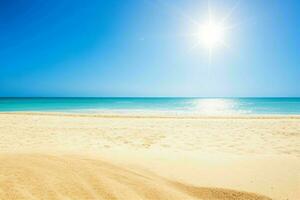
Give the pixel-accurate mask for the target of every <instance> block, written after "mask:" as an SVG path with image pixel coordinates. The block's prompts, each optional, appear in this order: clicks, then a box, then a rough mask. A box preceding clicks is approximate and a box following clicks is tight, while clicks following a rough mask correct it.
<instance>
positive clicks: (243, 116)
mask: <svg viewBox="0 0 300 200" xmlns="http://www.w3.org/2000/svg"><path fill="white" fill-rule="evenodd" d="M6 114H7V115H40V116H77V117H99V118H101V117H103V118H166V119H168V118H169V119H300V114H234V115H203V114H183V113H181V114H176V115H175V114H172V113H166V114H162V113H159V112H158V113H156V112H155V113H151V112H145V113H144V114H142V113H136V112H127V111H126V112H97V113H89V112H65V111H62V112H57V111H11V112H2V111H0V115H6Z"/></svg>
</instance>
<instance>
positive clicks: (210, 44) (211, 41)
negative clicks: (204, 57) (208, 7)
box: [199, 21, 225, 49]
mask: <svg viewBox="0 0 300 200" xmlns="http://www.w3.org/2000/svg"><path fill="white" fill-rule="evenodd" d="M199 39H200V41H201V43H203V44H204V46H205V47H207V48H209V49H213V48H216V47H218V46H220V45H223V44H224V39H225V27H224V26H223V25H222V24H219V23H216V22H213V21H209V22H207V23H206V24H204V25H203V26H201V27H200V33H199Z"/></svg>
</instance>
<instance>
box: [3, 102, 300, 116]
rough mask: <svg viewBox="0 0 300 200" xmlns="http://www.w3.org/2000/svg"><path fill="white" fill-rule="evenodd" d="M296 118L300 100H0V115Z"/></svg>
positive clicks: (299, 109) (299, 108)
mask: <svg viewBox="0 0 300 200" xmlns="http://www.w3.org/2000/svg"><path fill="white" fill-rule="evenodd" d="M12 111H49V112H50V111H51V112H52V111H53V112H89V113H98V112H103V111H113V112H115V111H116V112H123V111H124V112H127V111H130V112H132V111H136V112H143V113H144V112H145V111H146V112H164V113H191V114H199V115H215V114H216V115H217V114H221V115H223V114H224V115H226V114H300V98H0V112H12Z"/></svg>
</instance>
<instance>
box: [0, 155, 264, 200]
mask: <svg viewBox="0 0 300 200" xmlns="http://www.w3.org/2000/svg"><path fill="white" fill-rule="evenodd" d="M0 163H1V166H0V199H3V200H4V199H5V200H9V199H126V200H130V199H164V200H165V199H166V200H167V199H170V200H176V199H180V200H182V199H191V200H192V199H210V200H217V199H228V200H230V199H235V200H237V199H243V200H246V199H247V200H250V199H251V200H252V199H253V200H259V199H269V198H267V197H263V196H259V195H256V194H252V193H245V192H237V191H233V190H226V189H216V188H200V187H193V186H189V185H185V184H182V183H177V182H171V181H168V180H166V179H163V178H161V177H158V176H156V175H154V174H151V173H149V172H143V173H141V172H139V171H136V170H135V171H134V170H129V169H126V168H124V167H120V166H115V165H113V164H110V163H107V162H104V161H100V160H97V159H91V158H86V157H81V156H50V155H35V154H31V155H30V154H26V155H23V154H21V155H20V154H3V155H1V156H0Z"/></svg>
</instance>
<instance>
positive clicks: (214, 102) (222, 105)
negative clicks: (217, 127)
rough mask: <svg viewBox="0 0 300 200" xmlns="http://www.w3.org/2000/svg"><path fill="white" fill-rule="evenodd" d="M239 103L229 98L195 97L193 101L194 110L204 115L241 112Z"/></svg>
mask: <svg viewBox="0 0 300 200" xmlns="http://www.w3.org/2000/svg"><path fill="white" fill-rule="evenodd" d="M238 107H239V105H238V103H237V102H236V101H234V100H231V99H197V100H195V101H194V108H195V110H196V112H198V113H201V114H204V115H217V114H218V115H228V114H242V113H243V112H242V111H241V110H239V109H238Z"/></svg>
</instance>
